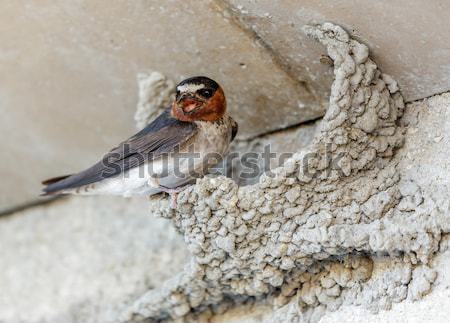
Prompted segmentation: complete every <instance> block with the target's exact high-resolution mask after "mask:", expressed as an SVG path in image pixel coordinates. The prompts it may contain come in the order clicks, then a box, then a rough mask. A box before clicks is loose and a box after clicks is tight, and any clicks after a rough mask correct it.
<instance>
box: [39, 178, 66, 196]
mask: <svg viewBox="0 0 450 323" xmlns="http://www.w3.org/2000/svg"><path fill="white" fill-rule="evenodd" d="M70 176H72V175H65V176H58V177H53V178H50V179H47V180H45V181H43V182H42V185H46V186H47V187H44V189H43V193H42V194H41V196H49V195H55V194H58V189H56V190H54V189H52V184H55V183H58V182H61V181H62V180H65V179H66V178H69V177H70Z"/></svg>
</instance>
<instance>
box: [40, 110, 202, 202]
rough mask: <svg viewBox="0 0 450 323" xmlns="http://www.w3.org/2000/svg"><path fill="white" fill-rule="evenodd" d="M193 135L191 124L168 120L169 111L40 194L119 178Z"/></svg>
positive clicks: (168, 151)
mask: <svg viewBox="0 0 450 323" xmlns="http://www.w3.org/2000/svg"><path fill="white" fill-rule="evenodd" d="M196 132H197V127H196V125H195V124H194V123H191V122H182V121H179V120H177V119H175V118H173V117H171V115H170V109H169V108H168V109H166V110H165V111H164V112H163V113H162V114H161V115H160V116H159V117H158V118H156V119H155V120H154V121H153V122H152V123H151V124H149V125H148V126H147V127H145V128H144V129H142V130H141V131H140V132H138V133H137V134H135V135H134V136H132V137H131V138H129V139H128V140H126V141H124V142H122V143H121V144H119V145H118V146H117V147H115V148H113V149H112V150H111V151H109V152H108V153H107V154H106V155H105V156H104V157H103V158H102V160H101V161H99V162H98V163H96V164H95V165H93V166H92V167H90V168H88V169H86V170H84V171H82V172H80V173H78V174H74V175H71V176H69V177H67V178H63V179H62V180H60V181H57V182H55V183H49V184H50V185H48V186H47V187H45V188H44V189H43V191H44V193H45V194H55V193H58V192H60V191H63V190H67V189H72V188H76V187H80V186H84V185H87V184H91V183H95V182H99V181H101V180H103V179H105V178H109V177H113V176H116V175H119V174H121V173H123V172H125V171H127V170H129V169H131V168H134V167H138V166H140V165H142V164H144V163H145V162H150V161H152V160H153V159H155V158H158V157H159V156H161V155H162V154H164V153H170V152H173V151H174V150H175V148H176V147H177V146H179V145H181V144H183V143H185V142H186V141H187V140H188V139H190V138H191V137H192V136H193V135H194V134H195V133H196Z"/></svg>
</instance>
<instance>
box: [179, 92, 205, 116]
mask: <svg viewBox="0 0 450 323" xmlns="http://www.w3.org/2000/svg"><path fill="white" fill-rule="evenodd" d="M204 103H205V102H204V101H203V100H202V99H200V98H197V97H195V96H194V95H192V94H189V93H186V94H183V95H181V96H180V97H179V98H178V100H177V105H178V107H180V108H181V110H182V111H183V113H184V114H191V113H193V112H194V111H196V110H197V109H198V108H200V107H201V106H202V105H203V104H204Z"/></svg>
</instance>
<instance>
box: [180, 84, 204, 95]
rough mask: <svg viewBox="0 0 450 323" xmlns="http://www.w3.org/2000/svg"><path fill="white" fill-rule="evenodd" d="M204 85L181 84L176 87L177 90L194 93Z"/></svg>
mask: <svg viewBox="0 0 450 323" xmlns="http://www.w3.org/2000/svg"><path fill="white" fill-rule="evenodd" d="M204 87H205V84H189V83H187V84H183V85H180V86H178V87H177V90H178V91H180V92H190V93H195V92H197V91H198V90H200V89H203V88H204Z"/></svg>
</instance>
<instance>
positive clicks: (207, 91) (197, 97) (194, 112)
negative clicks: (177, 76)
mask: <svg viewBox="0 0 450 323" xmlns="http://www.w3.org/2000/svg"><path fill="white" fill-rule="evenodd" d="M226 108H227V103H226V100H225V94H224V92H223V90H222V88H221V87H220V85H219V84H217V83H216V82H215V81H213V80H211V79H210V78H207V77H205V76H195V77H191V78H188V79H186V80H184V81H182V82H181V83H180V84H178V85H177V94H176V97H175V101H174V102H173V104H172V111H171V113H172V116H173V117H174V118H176V119H178V120H180V121H217V120H219V119H220V118H222V117H223V115H224V114H225V110H226Z"/></svg>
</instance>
